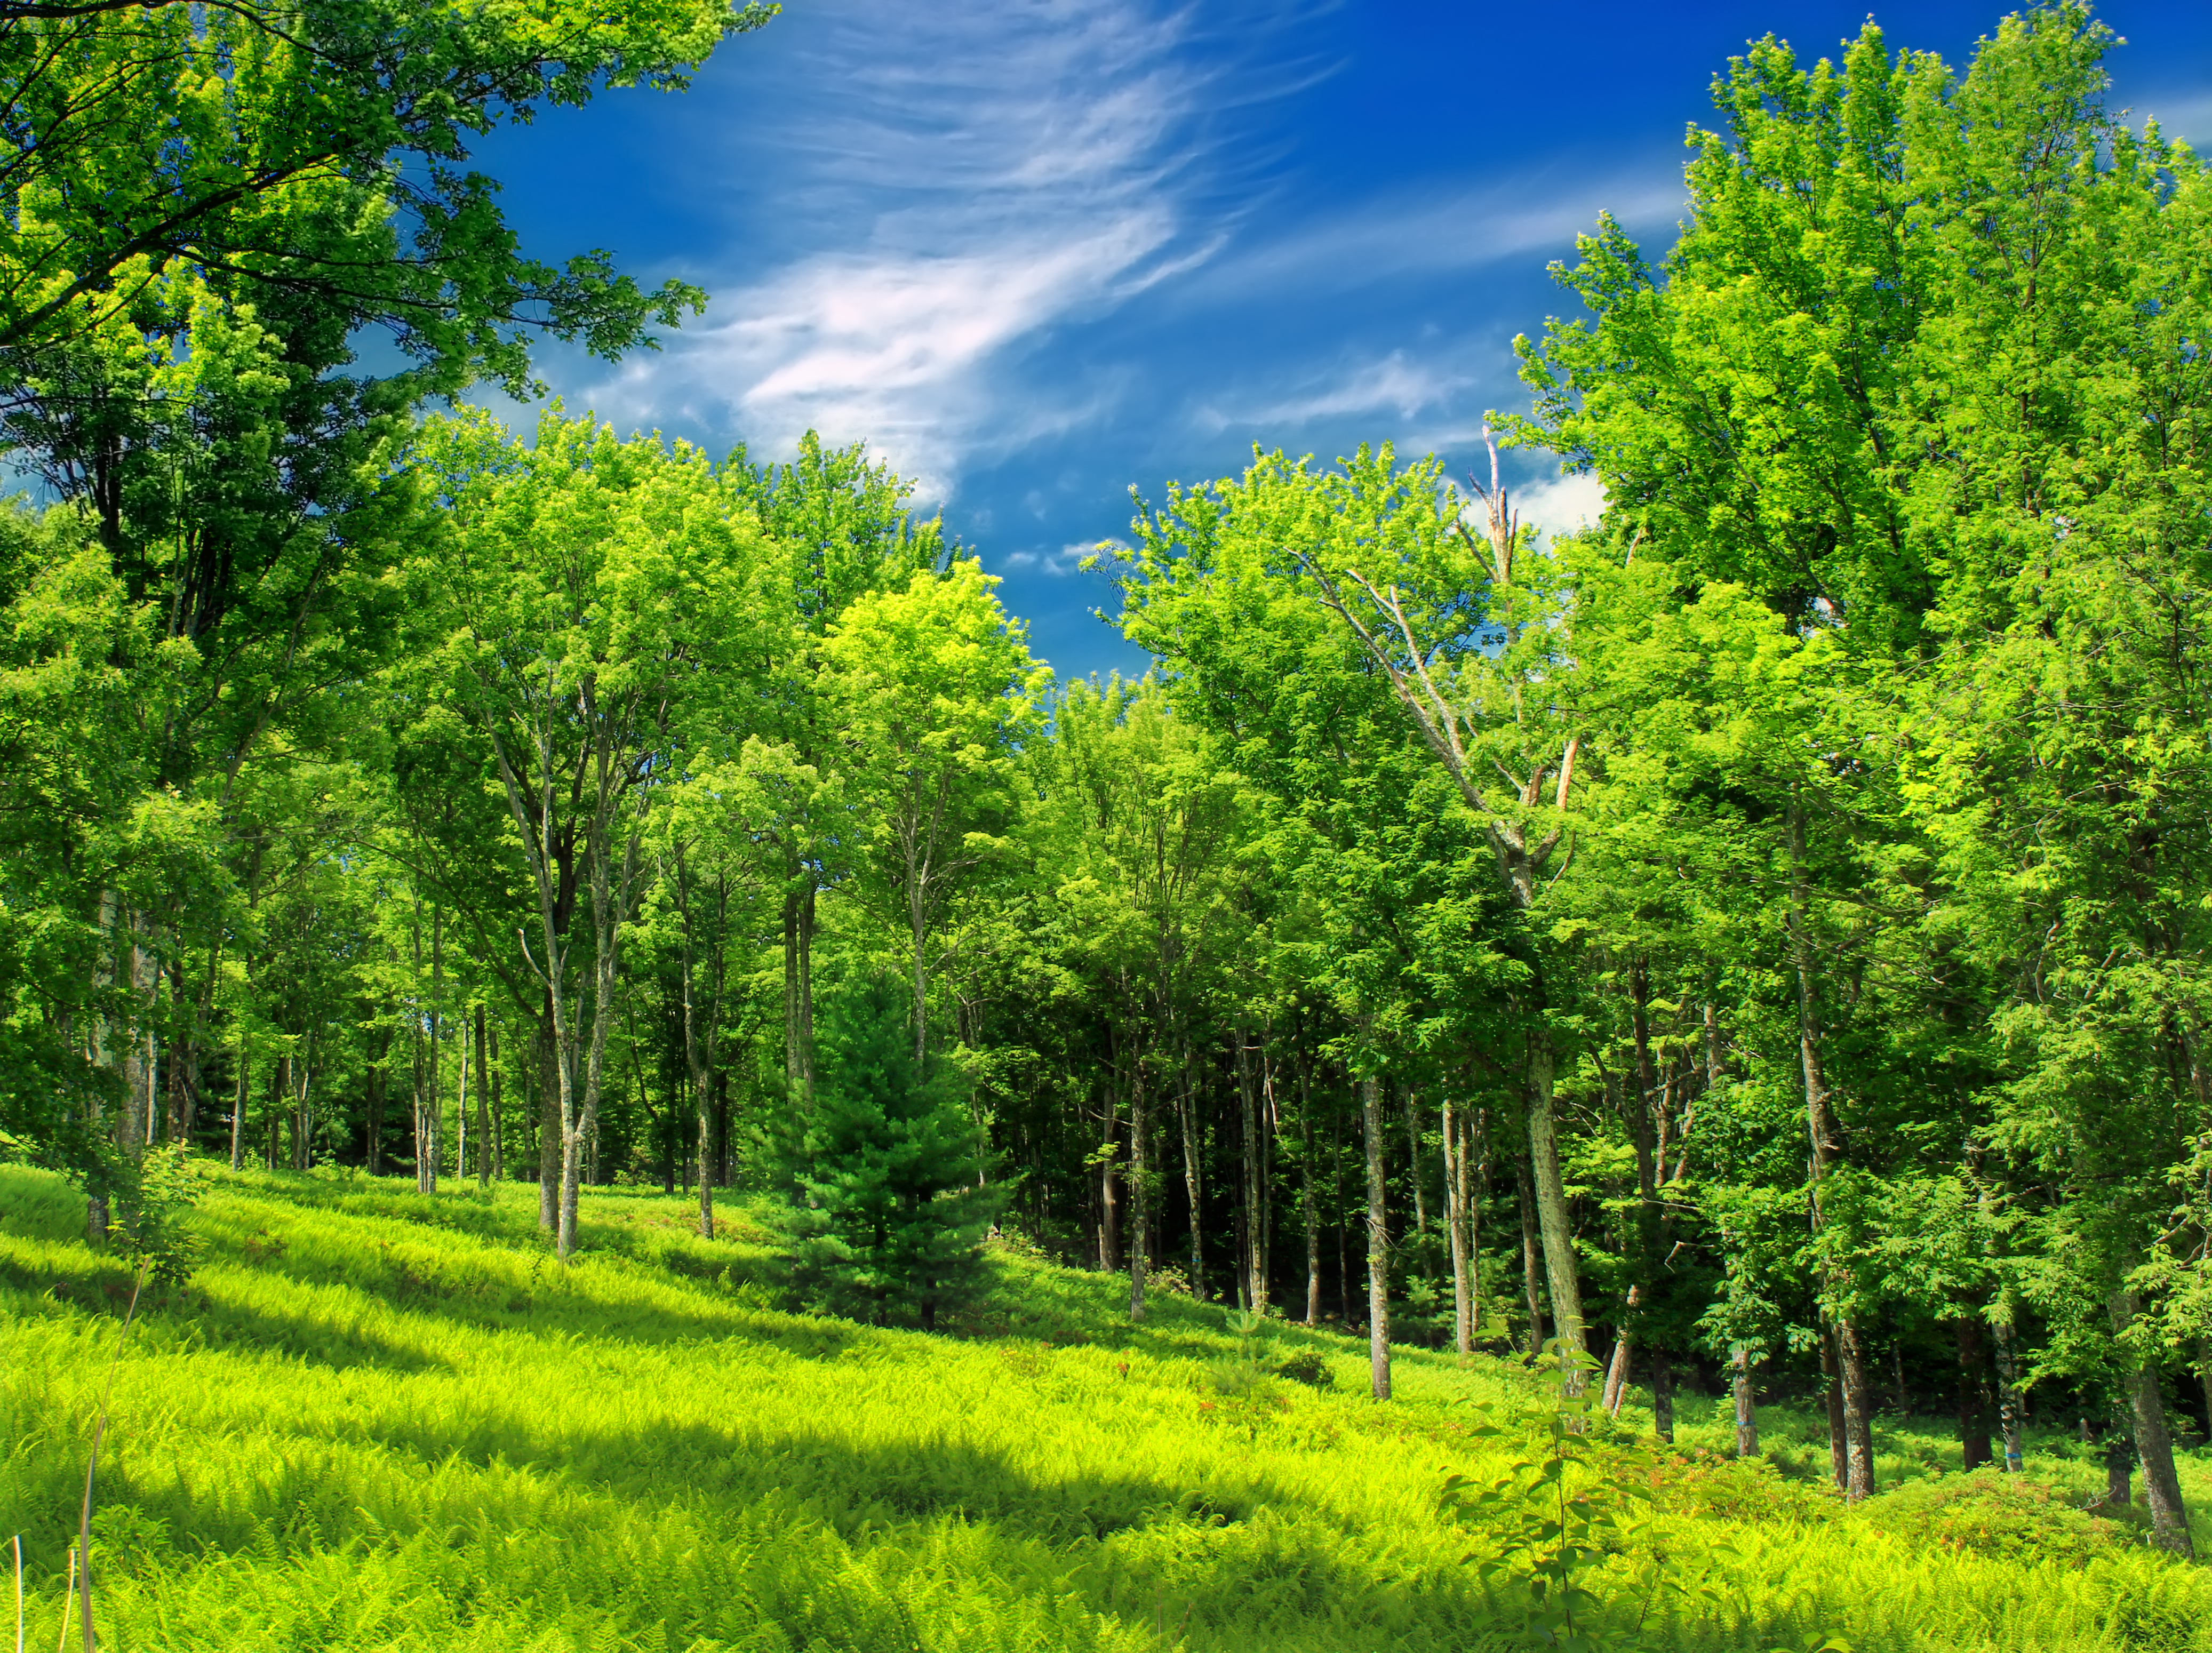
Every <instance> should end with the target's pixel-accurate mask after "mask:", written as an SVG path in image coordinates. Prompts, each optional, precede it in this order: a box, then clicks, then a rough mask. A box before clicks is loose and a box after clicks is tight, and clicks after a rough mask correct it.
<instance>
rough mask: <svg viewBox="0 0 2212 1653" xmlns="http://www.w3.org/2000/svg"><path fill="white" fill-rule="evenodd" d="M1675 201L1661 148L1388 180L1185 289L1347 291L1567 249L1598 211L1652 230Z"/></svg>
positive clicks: (1242, 253) (1199, 292) (1676, 173)
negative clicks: (1524, 169) (1497, 172)
mask: <svg viewBox="0 0 2212 1653" xmlns="http://www.w3.org/2000/svg"><path fill="white" fill-rule="evenodd" d="M1682 205H1683V197H1682V184H1681V163H1680V160H1679V159H1678V158H1677V157H1675V156H1674V155H1671V154H1666V155H1662V154H1658V153H1655V154H1653V155H1650V156H1644V157H1638V158H1637V159H1636V160H1635V161H1633V162H1632V163H1631V164H1629V165H1626V166H1620V165H1616V166H1613V167H1606V168H1603V169H1600V168H1597V167H1589V166H1587V165H1580V166H1570V165H1567V164H1565V163H1562V165H1560V166H1559V167H1547V168H1544V169H1541V170H1538V171H1534V172H1530V173H1522V174H1520V175H1516V176H1514V177H1510V178H1506V179H1500V180H1498V181H1496V182H1493V183H1486V184H1482V185H1471V186H1466V187H1462V188H1458V189H1452V190H1444V191H1439V190H1437V189H1435V188H1433V187H1431V188H1426V189H1423V190H1421V191H1398V192H1388V191H1386V192H1383V193H1381V194H1378V195H1376V196H1374V197H1371V198H1368V199H1366V200H1364V201H1360V202H1358V203H1356V204H1352V205H1350V206H1348V207H1346V208H1345V209H1343V210H1340V211H1337V212H1334V213H1330V214H1324V215H1320V216H1315V217H1312V218H1310V219H1307V220H1304V221H1302V222H1299V223H1298V224H1297V228H1293V229H1291V230H1290V231H1288V232H1287V233H1285V234H1280V235H1278V236H1275V237H1273V238H1255V239H1254V240H1252V241H1251V242H1250V243H1249V245H1248V246H1244V247H1243V248H1241V249H1239V250H1238V251H1237V252H1236V253H1235V254H1234V255H1233V256H1231V257H1229V258H1222V259H1220V260H1218V261H1217V262H1216V263H1215V264H1214V266H1213V267H1212V269H1211V270H1208V271H1207V272H1206V277H1205V278H1204V279H1203V280H1202V281H1201V282H1200V283H1196V284H1195V286H1194V289H1193V294H1192V296H1193V297H1194V299H1201V300H1218V299H1220V298H1224V297H1226V296H1229V295H1236V294H1254V293H1261V292H1276V291H1282V290H1285V289H1290V290H1296V291H1299V292H1303V293H1309V294H1321V293H1336V292H1345V291H1349V290H1352V289H1357V288H1360V287H1365V286H1370V285H1373V284H1376V283H1385V282H1390V281H1395V280H1399V279H1401V278H1403V277H1409V276H1413V277H1418V276H1424V275H1437V274H1444V273H1448V272H1450V271H1454V270H1476V269H1480V268H1481V267H1482V266H1484V265H1487V264H1499V263H1503V262H1504V261H1506V260H1509V259H1518V258H1525V257H1526V256H1527V255H1528V254H1529V253H1531V252H1557V253H1559V254H1562V255H1565V254H1566V253H1567V252H1569V251H1570V250H1571V248H1572V246H1573V243H1574V238H1575V236H1576V235H1577V234H1578V233H1580V232H1583V231H1585V230H1588V229H1589V228H1591V227H1592V226H1593V225H1594V224H1595V222H1597V216H1598V214H1599V213H1601V212H1610V213H1611V214H1612V215H1613V217H1614V218H1616V219H1617V220H1619V221H1620V223H1621V224H1622V225H1624V226H1625V227H1626V228H1629V229H1631V230H1632V231H1641V232H1644V233H1647V234H1648V233H1650V232H1652V231H1655V230H1656V231H1662V232H1664V231H1666V230H1667V229H1668V228H1669V227H1671V225H1672V224H1673V222H1674V219H1675V218H1676V217H1677V216H1679V215H1680V211H1681V210H1682Z"/></svg>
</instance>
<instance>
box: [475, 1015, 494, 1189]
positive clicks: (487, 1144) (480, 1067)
mask: <svg viewBox="0 0 2212 1653" xmlns="http://www.w3.org/2000/svg"><path fill="white" fill-rule="evenodd" d="M490 1073H491V1034H490V1031H489V1029H488V1028H487V1027H486V1026H485V1018H484V1007H483V1000H477V1187H478V1188H489V1187H490V1186H491V1178H492V1169H491V1159H492V1155H491V1121H492V1106H491V1087H490V1086H489V1084H487V1083H486V1081H487V1079H488V1078H489V1075H490Z"/></svg>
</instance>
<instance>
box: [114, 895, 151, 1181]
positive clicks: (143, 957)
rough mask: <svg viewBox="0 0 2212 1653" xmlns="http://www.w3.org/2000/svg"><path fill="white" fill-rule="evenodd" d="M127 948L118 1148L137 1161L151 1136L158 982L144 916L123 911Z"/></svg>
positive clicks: (127, 909)
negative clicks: (128, 990) (128, 981)
mask: <svg viewBox="0 0 2212 1653" xmlns="http://www.w3.org/2000/svg"><path fill="white" fill-rule="evenodd" d="M124 922H125V927H126V928H127V929H128V932H129V939H130V944H131V1020H130V1024H129V1025H130V1033H129V1035H128V1037H127V1038H126V1040H125V1043H124V1047H123V1084H124V1097H125V1101H124V1114H123V1121H122V1124H123V1129H122V1133H121V1135H120V1138H119V1140H118V1146H120V1147H121V1148H122V1149H123V1151H124V1152H125V1153H126V1154H128V1155H129V1156H130V1157H131V1158H133V1159H136V1158H139V1157H140V1156H141V1155H143V1153H144V1152H145V1151H146V1145H147V1143H148V1142H149V1141H150V1140H151V1139H152V1138H153V1133H154V1078H155V1076H154V1007H155V991H156V990H157V989H158V988H159V987H160V985H161V984H160V981H159V979H158V977H157V976H156V975H155V969H154V956H153V954H152V953H150V952H149V951H147V948H146V937H145V933H144V925H145V915H144V914H143V912H141V911H140V910H139V909H137V908H136V907H129V908H125V909H124Z"/></svg>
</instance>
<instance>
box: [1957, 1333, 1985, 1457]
mask: <svg viewBox="0 0 2212 1653" xmlns="http://www.w3.org/2000/svg"><path fill="white" fill-rule="evenodd" d="M1958 1338H1959V1465H1960V1468H1962V1469H1965V1470H1968V1471H1972V1470H1975V1469H1978V1468H1981V1466H1982V1465H1984V1464H1985V1463H1987V1462H1989V1461H1990V1379H1989V1364H1990V1356H1989V1350H1988V1348H1987V1347H1986V1346H1984V1342H1983V1340H1982V1317H1981V1316H1979V1315H1976V1314H1964V1315H1961V1316H1959V1320H1958Z"/></svg>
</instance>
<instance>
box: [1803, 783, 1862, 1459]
mask: <svg viewBox="0 0 2212 1653" xmlns="http://www.w3.org/2000/svg"><path fill="white" fill-rule="evenodd" d="M1810 909H1811V893H1810V890H1808V886H1807V884H1806V880H1805V813H1804V810H1803V808H1802V806H1800V805H1792V807H1791V810H1790V951H1791V953H1792V954H1793V961H1792V962H1793V963H1794V964H1795V965H1796V975H1797V1054H1798V1060H1799V1064H1800V1067H1801V1068H1802V1073H1803V1076H1804V1082H1805V1129H1806V1134H1807V1136H1808V1138H1809V1139H1810V1141H1811V1148H1812V1152H1811V1163H1812V1185H1813V1186H1812V1195H1813V1198H1812V1206H1813V1226H1814V1231H1815V1232H1816V1233H1817V1232H1818V1231H1819V1230H1820V1227H1821V1226H1822V1225H1823V1224H1824V1222H1825V1221H1826V1218H1825V1216H1824V1214H1823V1212H1822V1210H1821V1206H1820V1198H1821V1192H1822V1185H1823V1184H1824V1183H1825V1182H1826V1180H1827V1176H1828V1173H1829V1172H1830V1171H1831V1170H1832V1169H1834V1166H1835V1164H1836V1162H1837V1160H1838V1158H1841V1155H1842V1152H1843V1140H1842V1137H1841V1135H1840V1133H1838V1129H1837V1125H1836V1117H1835V1113H1834V1110H1833V1109H1832V1107H1831V1105H1830V1100H1829V1096H1828V1086H1827V1079H1826V1074H1825V1073H1823V1071H1822V1067H1821V1062H1820V1006H1819V1000H1818V998H1817V996H1816V994H1815V992H1814V978H1813V939H1812V925H1811V918H1810ZM1828 1288H1829V1291H1830V1292H1831V1294H1832V1296H1833V1297H1835V1298H1836V1299H1837V1303H1838V1307H1837V1310H1836V1313H1835V1329H1836V1366H1837V1372H1838V1376H1839V1377H1840V1378H1841V1380H1842V1385H1843V1401H1842V1405H1843V1434H1844V1449H1845V1450H1844V1461H1845V1465H1846V1474H1845V1476H1844V1496H1845V1497H1846V1498H1850V1500H1851V1501H1852V1502H1854V1503H1856V1502H1857V1500H1859V1499H1861V1498H1866V1497H1868V1496H1869V1495H1870V1494H1871V1493H1872V1492H1874V1433H1873V1423H1874V1420H1873V1413H1872V1403H1871V1401H1870V1400H1869V1396H1868V1395H1867V1373H1866V1352H1865V1350H1864V1348H1863V1346H1862V1345H1861V1340H1860V1335H1859V1327H1858V1323H1857V1318H1856V1316H1855V1315H1854V1313H1853V1311H1852V1310H1851V1308H1850V1289H1851V1282H1850V1278H1849V1276H1847V1275H1844V1274H1842V1273H1836V1272H1831V1273H1830V1275H1829V1278H1828ZM1831 1421H1832V1422H1833V1418H1831Z"/></svg>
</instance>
